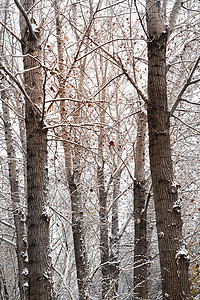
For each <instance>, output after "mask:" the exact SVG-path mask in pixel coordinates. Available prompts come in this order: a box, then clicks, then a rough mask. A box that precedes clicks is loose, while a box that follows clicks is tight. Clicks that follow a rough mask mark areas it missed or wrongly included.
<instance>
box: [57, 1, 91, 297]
mask: <svg viewBox="0 0 200 300" xmlns="http://www.w3.org/2000/svg"><path fill="white" fill-rule="evenodd" d="M54 8H55V15H56V37H57V48H58V67H59V72H60V74H59V77H58V81H59V96H60V97H61V98H63V99H65V98H67V97H68V92H67V90H66V87H65V80H64V77H65V76H64V74H65V66H64V55H63V53H64V47H63V34H62V25H61V22H60V17H59V6H58V3H57V1H54ZM81 79H82V81H83V78H80V81H81ZM82 81H81V84H82ZM80 92H81V91H80ZM60 116H61V121H62V122H63V123H64V122H66V107H65V101H64V100H63V101H60ZM75 122H79V115H78V114H77V115H76V116H75ZM62 137H63V140H64V141H63V147H64V154H65V170H66V179H67V182H68V187H69V191H70V198H71V208H72V233H73V242H74V253H75V262H76V273H77V283H78V292H79V299H80V300H86V299H88V295H87V292H88V291H87V284H88V283H87V276H88V272H87V259H86V249H85V243H84V239H85V236H84V223H83V208H82V199H81V198H82V195H81V192H80V190H79V187H78V183H79V182H80V172H79V168H80V153H79V152H80V151H79V150H80V149H79V148H80V147H78V146H77V147H75V155H74V157H72V147H70V145H69V143H68V141H67V140H68V139H69V135H68V133H67V130H66V129H65V128H63V130H62ZM74 139H75V140H76V143H77V144H78V142H79V141H78V140H77V137H76V133H75V134H74ZM72 161H73V164H72Z"/></svg>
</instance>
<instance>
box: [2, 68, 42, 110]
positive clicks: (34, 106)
mask: <svg viewBox="0 0 200 300" xmlns="http://www.w3.org/2000/svg"><path fill="white" fill-rule="evenodd" d="M0 69H2V70H3V71H4V72H5V73H6V74H8V76H9V77H10V78H11V79H12V80H13V81H14V83H15V84H16V85H17V86H18V88H19V89H20V91H21V92H22V94H23V95H24V97H25V99H26V100H27V101H28V102H29V104H30V105H31V106H32V108H33V111H34V112H35V113H36V114H37V115H41V111H40V109H39V108H38V107H37V106H36V105H35V104H34V103H33V102H32V100H31V98H30V97H29V95H28V94H27V92H26V91H25V89H24V88H23V86H22V85H21V83H20V82H19V81H18V80H17V79H16V77H15V76H14V75H13V74H12V73H10V71H9V70H8V69H6V67H4V66H3V65H2V63H1V62H0Z"/></svg>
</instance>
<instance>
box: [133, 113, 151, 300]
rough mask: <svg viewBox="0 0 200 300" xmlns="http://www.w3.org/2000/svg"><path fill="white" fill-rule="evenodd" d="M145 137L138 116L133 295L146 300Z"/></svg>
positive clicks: (142, 118)
mask: <svg viewBox="0 0 200 300" xmlns="http://www.w3.org/2000/svg"><path fill="white" fill-rule="evenodd" d="M145 137H146V115H145V113H144V112H141V113H139V114H138V128H137V142H136V151H135V152H136V153H135V181H134V221H135V236H134V295H135V297H136V299H147V298H148V289H147V277H148V257H147V250H148V243H147V206H148V198H147V197H146V186H145V185H146V183H145V144H146V141H145Z"/></svg>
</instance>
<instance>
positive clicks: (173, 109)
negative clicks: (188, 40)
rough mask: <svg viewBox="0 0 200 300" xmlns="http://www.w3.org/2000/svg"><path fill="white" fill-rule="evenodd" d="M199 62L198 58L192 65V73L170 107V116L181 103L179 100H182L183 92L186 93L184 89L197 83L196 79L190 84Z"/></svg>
mask: <svg viewBox="0 0 200 300" xmlns="http://www.w3.org/2000/svg"><path fill="white" fill-rule="evenodd" d="M199 61H200V56H199V57H198V58H197V60H196V63H195V64H194V67H193V69H192V71H191V72H190V75H189V77H188V79H187V81H186V83H185V84H184V86H183V87H182V89H181V91H180V93H179V95H178V97H177V99H176V101H175V103H174V105H173V106H172V109H171V111H170V116H172V115H173V113H174V111H175V109H176V108H177V106H178V104H179V102H180V101H181V98H182V96H183V94H184V92H185V91H186V89H187V88H188V86H189V85H191V84H194V83H196V82H198V81H199V79H198V80H194V81H192V82H191V80H192V76H193V74H194V72H195V70H196V68H197V67H198V64H199Z"/></svg>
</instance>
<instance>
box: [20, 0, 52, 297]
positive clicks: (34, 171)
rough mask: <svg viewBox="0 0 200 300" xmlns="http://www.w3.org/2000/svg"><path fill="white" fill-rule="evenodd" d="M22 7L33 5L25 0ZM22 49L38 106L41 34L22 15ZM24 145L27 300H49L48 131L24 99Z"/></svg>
mask: <svg viewBox="0 0 200 300" xmlns="http://www.w3.org/2000/svg"><path fill="white" fill-rule="evenodd" d="M23 5H24V9H25V10H28V8H30V7H31V6H32V5H33V2H32V1H31V0H25V1H24V3H23ZM32 22H34V20H32ZM20 25H21V26H20V28H21V36H22V42H23V44H22V52H23V55H24V59H23V62H24V69H25V71H26V72H25V73H24V84H25V88H26V92H27V94H28V95H29V97H30V99H31V101H32V102H33V103H34V104H36V105H38V106H40V105H42V98H43V90H42V87H43V82H42V70H41V66H40V65H39V63H38V61H39V60H40V58H41V48H40V34H39V32H36V33H35V35H36V37H34V36H33V35H31V33H30V32H29V29H28V27H27V26H26V25H27V24H25V23H24V20H23V18H22V17H21V24H20ZM25 109H26V119H25V121H26V144H27V194H28V195H27V203H28V216H27V228H28V259H29V299H30V300H38V299H40V300H50V299H52V292H51V290H52V282H51V259H50V248H49V243H50V240H49V216H48V214H47V211H46V201H47V184H48V174H47V130H44V129H43V125H44V124H43V121H42V119H41V114H40V113H39V112H38V113H36V112H35V110H33V105H31V104H30V102H26V108H25Z"/></svg>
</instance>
